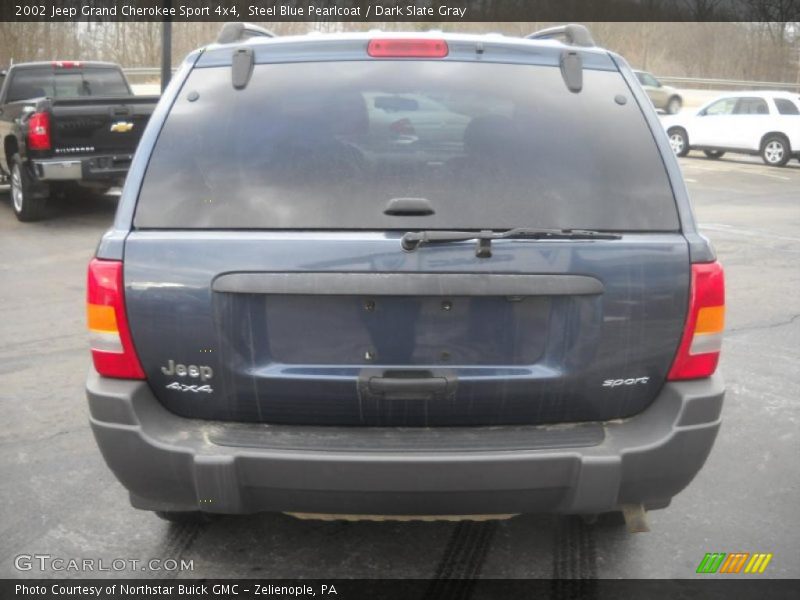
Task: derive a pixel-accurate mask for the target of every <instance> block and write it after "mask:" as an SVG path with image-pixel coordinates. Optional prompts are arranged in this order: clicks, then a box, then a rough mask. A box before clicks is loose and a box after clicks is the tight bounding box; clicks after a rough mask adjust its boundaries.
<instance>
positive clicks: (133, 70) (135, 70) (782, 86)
mask: <svg viewBox="0 0 800 600" xmlns="http://www.w3.org/2000/svg"><path fill="white" fill-rule="evenodd" d="M122 70H123V71H124V72H125V75H126V76H128V77H135V78H147V77H150V78H154V79H159V78H160V77H161V69H159V68H158V67H127V68H124V69H122ZM176 70H177V69H172V72H173V73H174V72H175V71H176ZM657 79H658V80H659V81H661V83H666V84H667V85H674V86H676V87H681V88H689V89H701V90H702V89H719V90H732V89H768V90H787V91H793V92H800V83H784V82H780V81H741V80H736V79H701V78H695V77H657Z"/></svg>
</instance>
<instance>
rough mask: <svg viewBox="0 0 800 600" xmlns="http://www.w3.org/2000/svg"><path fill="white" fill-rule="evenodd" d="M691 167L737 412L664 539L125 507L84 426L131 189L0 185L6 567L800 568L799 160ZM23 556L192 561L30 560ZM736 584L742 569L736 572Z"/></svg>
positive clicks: (485, 572) (677, 574)
mask: <svg viewBox="0 0 800 600" xmlns="http://www.w3.org/2000/svg"><path fill="white" fill-rule="evenodd" d="M701 156H702V155H700V154H699V153H692V155H690V157H688V158H685V159H681V164H682V167H683V169H684V174H685V177H686V181H687V183H688V185H689V188H690V190H691V192H692V195H693V199H694V203H695V208H696V214H697V217H698V220H699V221H700V223H701V226H702V230H703V232H704V233H705V234H706V235H708V236H709V237H710V238H711V239H712V240H713V242H714V243H715V245H716V249H717V252H718V255H719V257H720V259H721V260H722V261H723V263H724V265H725V267H726V271H727V281H728V288H727V293H728V301H727V306H728V322H727V335H726V340H725V345H724V349H723V358H722V366H721V368H722V371H723V373H724V375H725V377H726V380H727V384H728V392H727V397H726V404H725V409H724V423H723V428H722V430H721V432H720V436H719V438H718V440H717V443H716V446H715V448H714V450H713V452H712V454H711V457H710V458H709V461H708V463H707V464H706V466H705V468H704V469H703V470H702V471H701V472H700V474H699V476H698V477H697V479H696V480H695V481H694V483H693V484H692V485H691V486H690V487H689V488H688V489H687V490H685V491H684V492H683V493H681V494H680V495H679V496H678V497H677V498H676V499H675V500H674V501H673V504H672V506H670V507H669V508H667V509H666V510H662V511H655V512H653V513H650V525H651V528H652V531H651V532H650V533H646V534H635V535H633V534H629V533H627V532H626V531H625V530H624V528H619V527H615V526H611V525H608V524H598V525H595V526H589V525H586V524H584V523H583V522H581V521H579V520H577V519H572V518H564V517H555V516H546V515H525V516H520V517H516V518H514V519H511V520H508V521H501V522H486V523H467V522H462V523H448V522H434V523H424V522H412V523H394V522H359V523H344V522H319V521H300V520H296V519H294V518H292V517H289V516H284V515H275V514H264V515H258V516H250V517H235V518H234V517H230V518H222V519H219V520H217V521H214V522H212V523H210V524H207V525H195V526H187V525H182V526H174V525H169V524H167V523H166V522H164V521H161V520H160V519H158V518H156V517H155V516H153V515H151V514H148V513H143V512H139V511H136V510H134V509H132V508H131V507H130V506H129V503H128V499H127V496H126V493H125V492H124V490H123V488H122V487H121V486H120V485H119V484H118V483H117V481H116V480H115V479H114V477H113V476H112V475H111V473H110V472H109V471H108V470H107V468H106V466H105V464H104V463H103V460H102V458H101V456H100V454H99V452H98V451H97V449H96V447H95V443H94V439H93V438H92V435H91V432H90V429H89V426H88V423H87V409H86V406H85V400H84V396H83V381H84V377H85V374H86V371H87V369H88V367H89V362H90V361H89V354H88V345H87V337H86V334H85V331H84V277H85V267H86V263H87V261H88V260H89V258H90V257H91V255H92V253H93V251H94V247H95V245H96V243H97V241H98V239H99V237H100V235H101V233H102V232H103V231H104V229H105V228H106V227H107V226H108V225H109V224H110V222H111V219H112V217H113V214H114V209H115V197H114V196H113V195H108V196H106V197H103V198H86V199H81V200H79V201H75V202H74V203H72V204H66V203H61V204H60V205H58V204H57V205H56V206H55V207H54V208H53V210H52V216H51V218H50V219H48V220H45V221H43V222H40V223H35V224H21V223H18V222H17V221H16V219H15V218H14V216H13V214H12V211H11V207H10V201H9V199H8V194H7V193H5V192H0V257H2V259H1V260H0V315H1V316H2V318H0V409H1V410H2V418H0V449H1V451H0V482H2V483H0V496H1V497H2V502H0V577H6V578H8V577H57V576H73V577H75V576H91V575H95V576H120V575H124V576H128V577H153V576H156V577H161V576H167V577H203V578H214V577H264V578H267V577H292V578H294V577H318V578H338V577H345V578H349V577H386V578H389V577H398V578H405V577H419V578H443V577H455V578H460V577H478V576H479V577H486V578H544V577H566V578H570V577H586V578H593V577H600V578H618V577H625V578H685V577H691V576H693V575H694V572H695V569H696V567H697V565H698V563H699V562H700V560H701V559H702V558H703V556H704V554H705V553H706V552H715V551H716V552H769V553H773V555H774V556H773V559H772V562H771V563H770V564H769V567H768V569H767V571H766V573H765V574H764V575H762V577H764V576H769V577H784V578H788V577H794V578H797V577H800V561H798V556H799V555H800V525H798V520H797V506H798V498H800V430H799V429H798V425H800V366H798V365H800V344H798V340H799V339H800V266H799V263H800V164H798V162H797V161H792V163H791V164H790V165H789V166H788V167H786V168H784V169H776V168H768V167H766V166H764V165H762V164H761V163H760V161H757V160H755V159H749V158H730V159H729V158H728V157H727V156H726V157H725V159H723V160H718V161H713V160H708V159H705V158H702V157H701ZM20 554H47V555H50V556H52V557H63V558H95V559H99V558H103V559H104V560H106V561H107V562H110V561H111V560H112V559H114V558H123V559H126V560H127V559H137V560H140V561H148V560H150V559H152V558H156V559H162V560H163V559H178V560H179V559H181V558H182V559H185V560H191V561H193V567H194V569H193V570H192V571H183V572H174V571H170V572H164V571H151V570H149V569H145V570H142V569H141V567H139V568H138V570H134V571H132V572H131V571H125V572H122V573H113V572H105V573H94V574H92V573H83V574H82V573H75V572H58V571H53V570H46V571H44V572H42V571H40V570H39V569H38V568H37V567H36V566H34V568H33V569H32V570H30V571H19V570H17V568H15V557H17V556H18V555H20ZM738 577H741V575H739V576H738Z"/></svg>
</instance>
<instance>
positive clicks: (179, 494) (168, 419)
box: [87, 371, 724, 515]
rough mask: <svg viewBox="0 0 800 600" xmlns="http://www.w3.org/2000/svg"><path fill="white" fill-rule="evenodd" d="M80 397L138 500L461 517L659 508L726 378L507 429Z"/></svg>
mask: <svg viewBox="0 0 800 600" xmlns="http://www.w3.org/2000/svg"><path fill="white" fill-rule="evenodd" d="M87 394H88V399H89V407H90V413H91V418H90V420H91V425H92V429H93V431H94V435H95V438H96V439H97V443H98V445H99V446H100V450H101V451H102V453H103V456H104V458H105V460H106V462H107V464H108V466H109V467H110V468H111V470H112V471H113V472H114V473H115V475H116V476H117V478H118V479H119V480H120V481H121V482H122V484H123V485H124V486H125V487H126V488H127V489H128V491H129V492H130V496H131V502H132V503H133V505H134V506H136V507H138V508H143V509H148V510H203V511H207V512H215V513H252V512H259V511H292V512H310V513H338V514H396V515H415V514H416V515H437V514H439V515H452V514H461V515H468V514H505V513H525V512H561V513H597V512H604V511H610V510H614V509H617V508H619V507H620V506H621V505H623V504H644V505H645V506H647V507H652V508H656V507H662V506H666V505H667V504H668V503H669V501H670V499H671V498H672V497H673V496H674V495H675V494H677V493H678V492H679V491H681V490H682V489H683V488H684V487H685V486H686V485H688V483H689V482H690V481H691V480H692V478H693V477H694V476H695V475H696V473H697V472H698V470H699V469H700V467H702V465H703V463H704V462H705V460H706V457H707V456H708V454H709V452H710V450H711V447H712V445H713V443H714V439H715V437H716V435H717V431H718V429H719V426H720V412H721V408H722V399H723V395H724V386H723V382H722V379H721V377H720V376H719V375H716V376H714V377H712V378H711V379H706V380H698V381H687V382H679V383H669V384H667V385H666V386H665V387H664V390H663V391H662V393H661V394H660V395H659V397H658V398H657V399H656V400H655V402H653V404H652V405H651V406H650V407H649V408H648V409H647V410H645V411H644V412H642V413H640V414H638V415H636V416H634V417H631V418H629V419H625V420H620V421H614V422H606V423H600V424H590V425H587V426H557V427H547V426H537V427H534V426H530V427H514V428H508V435H506V434H505V433H506V432H504V428H502V427H501V428H496V427H495V428H485V429H484V428H471V429H469V428H452V429H449V428H444V429H427V430H425V429H416V430H405V431H404V430H379V429H372V428H370V429H369V430H366V429H360V428H357V427H349V428H346V427H342V428H322V427H292V426H268V425H261V424H242V423H223V422H216V421H200V420H193V419H186V418H183V417H179V416H176V415H174V414H172V413H170V412H168V411H167V410H166V409H164V408H163V407H162V406H161V404H160V403H159V402H158V401H157V400H156V398H155V397H154V396H153V394H152V392H151V390H150V388H149V387H148V385H147V383H144V382H136V381H124V380H113V379H106V378H103V377H100V376H99V375H97V374H96V373H95V372H94V371H92V373H90V375H89V379H88V382H87ZM579 432H583V433H579ZM587 432H589V433H588V434H587ZM498 436H499V437H498ZM411 437H413V438H414V439H413V443H412V445H410V446H405V447H404V446H403V444H404V442H403V440H404V438H405V439H409V438H411ZM501 438H504V439H507V440H509V442H508V445H507V446H506V447H504V446H503V445H502V443H501V442H498V441H497V440H498V439H501ZM482 439H485V440H487V442H490V443H486V444H483V443H482ZM465 441H466V443H465Z"/></svg>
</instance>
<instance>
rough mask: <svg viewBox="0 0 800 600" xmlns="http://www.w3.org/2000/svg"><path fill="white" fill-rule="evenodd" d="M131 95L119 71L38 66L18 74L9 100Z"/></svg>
mask: <svg viewBox="0 0 800 600" xmlns="http://www.w3.org/2000/svg"><path fill="white" fill-rule="evenodd" d="M129 94H130V92H129V90H128V86H127V85H126V83H125V80H124V79H123V77H122V73H120V72H119V71H118V70H117V69H109V68H103V67H97V68H91V67H89V68H83V69H68V68H62V69H54V68H53V67H40V68H39V67H37V68H30V69H21V70H19V71H17V72H16V73H14V75H13V79H12V80H11V83H10V85H9V90H8V101H9V102H15V101H17V100H26V99H28V98H40V97H42V96H47V97H48V98H78V97H80V96H127V95H129Z"/></svg>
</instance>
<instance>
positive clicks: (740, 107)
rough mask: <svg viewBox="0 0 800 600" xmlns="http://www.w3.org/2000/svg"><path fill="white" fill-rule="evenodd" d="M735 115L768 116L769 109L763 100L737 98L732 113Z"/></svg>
mask: <svg viewBox="0 0 800 600" xmlns="http://www.w3.org/2000/svg"><path fill="white" fill-rule="evenodd" d="M733 114H735V115H768V114H769V107H768V106H767V101H766V100H764V99H763V98H739V101H738V102H737V103H736V108H735V109H734V111H733Z"/></svg>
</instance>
